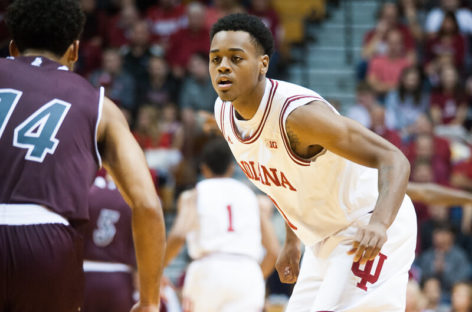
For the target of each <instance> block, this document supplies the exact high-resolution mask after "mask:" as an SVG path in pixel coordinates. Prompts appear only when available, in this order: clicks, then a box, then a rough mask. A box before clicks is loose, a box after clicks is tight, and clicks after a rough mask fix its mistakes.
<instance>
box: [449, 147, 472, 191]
mask: <svg viewBox="0 0 472 312" xmlns="http://www.w3.org/2000/svg"><path fill="white" fill-rule="evenodd" d="M451 185H452V186H454V187H457V188H460V189H463V190H466V191H469V192H471V191H472V156H471V157H469V159H467V160H466V161H462V162H460V163H458V164H455V165H454V167H453V170H452V175H451Z"/></svg>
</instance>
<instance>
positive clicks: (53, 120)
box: [0, 89, 71, 162]
mask: <svg viewBox="0 0 472 312" xmlns="http://www.w3.org/2000/svg"><path fill="white" fill-rule="evenodd" d="M22 94H23V93H22V92H21V91H18V90H14V89H0V139H1V138H2V135H3V132H4V131H5V128H6V126H7V123H8V121H9V120H10V117H11V115H12V114H13V111H14V110H15V108H16V106H17V104H18V101H19V100H20V98H21V96H22ZM70 106H71V104H70V103H67V102H64V101H62V100H59V99H53V100H51V101H49V102H47V103H46V104H44V105H43V106H41V107H40V108H39V109H38V110H37V111H35V112H34V113H33V114H31V115H30V116H29V117H28V118H26V119H25V120H24V121H23V122H21V123H20V124H19V125H18V126H16V127H15V130H14V135H13V142H12V144H13V146H16V147H18V148H24V149H27V150H28V151H27V153H26V156H25V159H26V160H30V161H36V162H43V160H44V158H45V157H46V155H47V154H48V153H49V154H54V152H55V150H56V147H57V145H58V144H59V140H58V139H56V134H57V131H58V130H59V128H60V126H61V124H62V122H63V121H64V118H65V117H66V115H67V112H68V111H69V109H70Z"/></svg>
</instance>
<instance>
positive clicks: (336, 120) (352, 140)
mask: <svg viewBox="0 0 472 312" xmlns="http://www.w3.org/2000/svg"><path fill="white" fill-rule="evenodd" d="M286 127H287V134H288V136H289V139H290V142H291V145H292V149H293V150H294V152H295V153H297V154H298V155H300V156H301V157H310V156H313V155H314V154H316V153H317V152H319V151H320V150H321V148H322V147H324V148H326V149H327V150H329V151H331V152H333V153H335V154H338V155H339V156H341V157H344V158H346V159H349V160H351V161H353V162H355V163H358V164H360V165H363V166H367V167H371V168H377V169H378V172H379V179H378V180H379V185H378V187H379V197H378V199H377V202H376V205H375V208H374V211H373V213H372V217H371V219H370V222H369V224H367V225H366V226H363V227H360V228H359V229H358V231H357V234H356V236H355V237H354V242H353V245H352V249H351V250H350V251H349V253H350V254H353V255H354V262H358V261H360V262H361V263H365V262H367V261H368V260H372V259H374V258H375V257H376V256H377V255H378V253H379V252H380V249H381V248H382V246H383V244H384V243H385V241H386V240H387V229H388V227H389V226H390V225H391V224H392V223H393V221H394V220H395V217H396V215H397V213H398V210H399V208H400V205H401V203H402V201H403V198H404V195H405V192H406V187H407V184H408V177H409V175H410V165H409V162H408V160H407V159H406V157H405V156H404V155H403V153H402V152H401V151H400V150H399V149H397V148H396V147H395V146H394V145H392V144H391V143H389V142H388V141H386V140H384V139H383V138H382V137H380V136H378V135H376V134H375V133H373V132H371V131H370V130H368V129H367V128H364V127H363V126H361V125H360V124H359V123H357V122H355V121H353V120H351V119H349V118H346V117H343V116H340V115H337V114H336V113H334V111H333V110H331V109H330V107H328V106H327V105H326V104H325V103H323V102H320V101H314V102H311V103H310V104H308V105H304V106H302V107H299V108H297V109H295V110H294V111H293V112H292V113H291V114H290V115H289V116H288V118H287V121H286Z"/></svg>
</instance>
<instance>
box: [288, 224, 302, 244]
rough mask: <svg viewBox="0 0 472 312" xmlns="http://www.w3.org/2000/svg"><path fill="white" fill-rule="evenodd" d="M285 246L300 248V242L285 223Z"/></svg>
mask: <svg viewBox="0 0 472 312" xmlns="http://www.w3.org/2000/svg"><path fill="white" fill-rule="evenodd" d="M285 246H297V247H300V240H299V239H298V237H297V235H296V234H295V233H294V232H293V231H292V229H291V228H290V226H288V224H287V223H285Z"/></svg>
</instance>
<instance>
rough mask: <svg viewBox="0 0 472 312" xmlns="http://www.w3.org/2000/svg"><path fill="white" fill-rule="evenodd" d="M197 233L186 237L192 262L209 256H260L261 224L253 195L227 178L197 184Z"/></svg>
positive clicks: (239, 184)
mask: <svg viewBox="0 0 472 312" xmlns="http://www.w3.org/2000/svg"><path fill="white" fill-rule="evenodd" d="M196 189H197V211H198V223H199V227H198V229H197V230H195V231H192V232H190V233H189V234H188V235H187V246H188V250H189V254H190V256H191V257H192V258H193V259H198V258H200V257H202V256H205V255H208V254H212V253H229V254H238V255H247V256H249V257H251V258H253V259H254V260H256V261H259V260H260V258H261V256H262V243H261V224H260V222H261V221H260V216H259V206H258V203H257V198H256V195H255V194H254V192H253V191H251V190H250V189H249V187H247V186H246V185H244V184H243V183H241V182H239V181H236V180H234V179H231V178H213V179H207V180H203V181H202V182H199V183H198V184H197V187H196Z"/></svg>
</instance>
